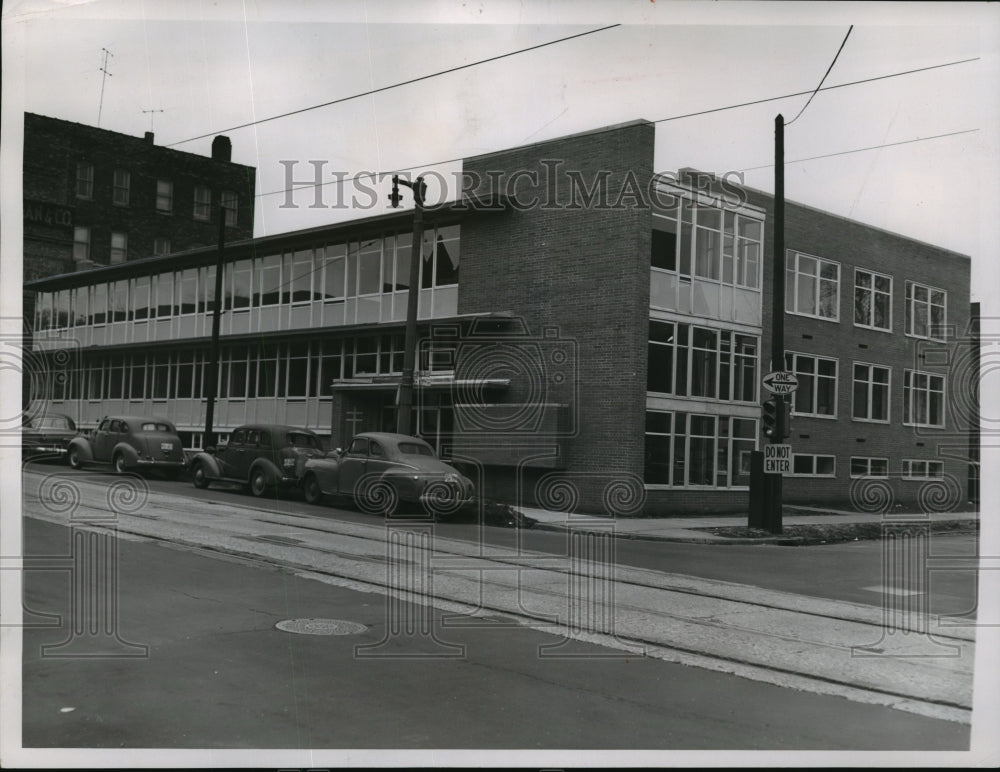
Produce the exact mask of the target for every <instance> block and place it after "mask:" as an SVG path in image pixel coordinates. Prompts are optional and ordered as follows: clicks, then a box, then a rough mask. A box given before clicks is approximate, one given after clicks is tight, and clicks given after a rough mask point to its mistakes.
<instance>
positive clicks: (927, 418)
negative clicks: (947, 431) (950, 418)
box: [903, 370, 944, 427]
mask: <svg viewBox="0 0 1000 772" xmlns="http://www.w3.org/2000/svg"><path fill="white" fill-rule="evenodd" d="M903 423H904V424H907V425H909V426H936V427H942V426H944V376H943V375H936V374H934V373H922V372H920V371H919V370H905V371H904V372H903Z"/></svg>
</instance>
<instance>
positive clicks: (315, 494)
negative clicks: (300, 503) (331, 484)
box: [302, 474, 323, 504]
mask: <svg viewBox="0 0 1000 772" xmlns="http://www.w3.org/2000/svg"><path fill="white" fill-rule="evenodd" d="M302 495H303V496H305V499H306V501H307V502H309V503H310V504H319V503H320V502H321V501H322V500H323V489H322V488H321V487H320V485H319V480H317V479H316V475H314V474H307V475H306V478H305V479H304V480H303V481H302Z"/></svg>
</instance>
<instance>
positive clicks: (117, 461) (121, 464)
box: [112, 453, 128, 474]
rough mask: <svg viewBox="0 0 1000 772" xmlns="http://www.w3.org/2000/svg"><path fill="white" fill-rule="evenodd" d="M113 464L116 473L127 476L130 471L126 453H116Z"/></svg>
mask: <svg viewBox="0 0 1000 772" xmlns="http://www.w3.org/2000/svg"><path fill="white" fill-rule="evenodd" d="M112 463H113V464H114V465H115V471H116V472H118V474H125V473H126V472H127V471H128V466H127V464H126V463H125V454H124V453H115V457H114V460H113V461H112Z"/></svg>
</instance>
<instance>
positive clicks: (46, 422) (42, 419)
mask: <svg viewBox="0 0 1000 772" xmlns="http://www.w3.org/2000/svg"><path fill="white" fill-rule="evenodd" d="M29 426H31V427H32V428H33V429H66V430H69V431H74V430H75V429H76V427H75V426H73V422H72V421H71V420H70V419H69V418H67V417H66V416H64V415H43V416H39V417H38V418H34V419H32V420H31V422H30V424H29Z"/></svg>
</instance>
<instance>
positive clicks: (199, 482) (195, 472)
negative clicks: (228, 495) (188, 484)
mask: <svg viewBox="0 0 1000 772" xmlns="http://www.w3.org/2000/svg"><path fill="white" fill-rule="evenodd" d="M191 479H192V480H193V481H194V487H195V488H201V489H205V488H207V487H208V483H209V479H208V475H207V474H205V465H204V464H203V463H201V461H195V463H194V466H193V467H191Z"/></svg>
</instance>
